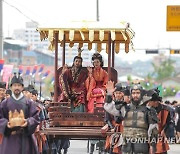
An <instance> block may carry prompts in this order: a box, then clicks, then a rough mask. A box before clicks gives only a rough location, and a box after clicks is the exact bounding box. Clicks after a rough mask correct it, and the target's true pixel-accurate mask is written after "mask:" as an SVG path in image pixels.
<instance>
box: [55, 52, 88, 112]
mask: <svg viewBox="0 0 180 154" xmlns="http://www.w3.org/2000/svg"><path fill="white" fill-rule="evenodd" d="M81 51H82V50H81V49H79V54H78V56H76V57H74V60H73V65H72V68H68V67H67V66H64V68H63V70H62V73H61V75H60V77H59V84H60V89H61V92H62V93H61V95H60V97H59V99H58V100H59V101H65V102H66V101H68V102H70V103H71V107H72V112H84V111H85V104H86V87H85V81H86V79H87V71H86V70H84V69H83V68H82V61H83V59H82V57H81V54H80V53H81Z"/></svg>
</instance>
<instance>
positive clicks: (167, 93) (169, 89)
mask: <svg viewBox="0 0 180 154" xmlns="http://www.w3.org/2000/svg"><path fill="white" fill-rule="evenodd" d="M179 90H180V87H175V88H172V87H167V88H164V90H163V97H167V96H175V95H176V93H177V92H178V91H179Z"/></svg>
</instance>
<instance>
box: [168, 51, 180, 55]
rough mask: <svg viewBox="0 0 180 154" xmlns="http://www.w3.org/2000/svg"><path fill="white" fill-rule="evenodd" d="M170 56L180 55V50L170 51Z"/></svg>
mask: <svg viewBox="0 0 180 154" xmlns="http://www.w3.org/2000/svg"><path fill="white" fill-rule="evenodd" d="M170 54H180V50H170Z"/></svg>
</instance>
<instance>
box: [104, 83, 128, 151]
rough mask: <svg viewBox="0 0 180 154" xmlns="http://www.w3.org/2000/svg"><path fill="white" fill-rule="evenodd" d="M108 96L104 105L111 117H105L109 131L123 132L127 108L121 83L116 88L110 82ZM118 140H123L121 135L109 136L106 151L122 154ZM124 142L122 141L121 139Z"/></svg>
mask: <svg viewBox="0 0 180 154" xmlns="http://www.w3.org/2000/svg"><path fill="white" fill-rule="evenodd" d="M106 88H107V95H106V100H105V104H104V109H105V110H106V112H107V114H106V115H109V116H105V118H106V123H107V124H108V126H109V129H110V130H111V131H112V132H115V133H116V132H121V133H122V132H123V125H122V121H123V117H124V116H125V110H126V108H127V104H126V102H124V88H123V87H122V85H121V83H117V84H116V85H115V88H114V83H113V82H112V81H108V83H107V85H106ZM116 138H121V136H120V135H118V136H117V134H116V135H115V134H112V135H111V136H107V138H106V144H105V149H107V150H109V153H110V154H119V153H121V147H120V145H118V143H114V142H112V141H116ZM119 140H120V139H119ZM121 140H122V139H121Z"/></svg>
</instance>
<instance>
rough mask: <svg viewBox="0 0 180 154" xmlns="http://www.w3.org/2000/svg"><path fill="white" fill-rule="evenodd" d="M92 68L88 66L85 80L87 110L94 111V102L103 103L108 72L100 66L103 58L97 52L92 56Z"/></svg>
mask: <svg viewBox="0 0 180 154" xmlns="http://www.w3.org/2000/svg"><path fill="white" fill-rule="evenodd" d="M92 63H93V66H94V67H93V68H90V67H88V72H89V73H88V78H87V80H86V88H87V101H88V106H87V108H88V112H89V113H93V112H94V103H95V102H96V103H97V105H96V106H98V107H99V106H103V105H102V104H101V105H98V103H104V100H105V90H106V87H105V85H106V83H107V81H108V73H107V72H106V71H105V70H104V69H103V68H102V67H103V58H102V56H101V55H100V54H99V53H94V54H93V56H92Z"/></svg>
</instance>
